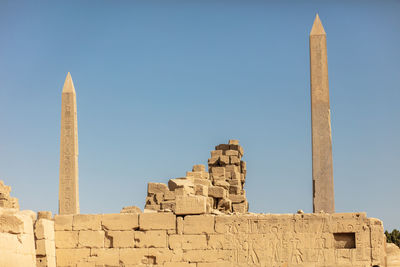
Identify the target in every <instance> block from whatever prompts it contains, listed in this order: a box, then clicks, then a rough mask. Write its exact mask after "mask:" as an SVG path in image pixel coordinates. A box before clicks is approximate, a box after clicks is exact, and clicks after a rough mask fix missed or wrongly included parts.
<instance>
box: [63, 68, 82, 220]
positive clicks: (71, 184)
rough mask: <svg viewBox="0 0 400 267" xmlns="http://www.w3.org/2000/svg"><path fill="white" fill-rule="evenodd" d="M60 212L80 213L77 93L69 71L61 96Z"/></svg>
mask: <svg viewBox="0 0 400 267" xmlns="http://www.w3.org/2000/svg"><path fill="white" fill-rule="evenodd" d="M58 198H59V199H58V213H59V214H78V213H79V185H78V120H77V113H76V93H75V88H74V83H73V82H72V78H71V74H70V73H69V72H68V74H67V78H66V79H65V83H64V88H63V90H62V96H61V140H60V185H59V196H58Z"/></svg>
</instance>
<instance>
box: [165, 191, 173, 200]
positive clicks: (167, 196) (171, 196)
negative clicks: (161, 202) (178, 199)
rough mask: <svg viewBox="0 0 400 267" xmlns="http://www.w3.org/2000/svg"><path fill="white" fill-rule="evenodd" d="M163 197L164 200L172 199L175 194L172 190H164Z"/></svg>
mask: <svg viewBox="0 0 400 267" xmlns="http://www.w3.org/2000/svg"><path fill="white" fill-rule="evenodd" d="M164 199H165V200H174V199H175V194H174V192H172V191H169V190H168V191H166V192H165V193H164Z"/></svg>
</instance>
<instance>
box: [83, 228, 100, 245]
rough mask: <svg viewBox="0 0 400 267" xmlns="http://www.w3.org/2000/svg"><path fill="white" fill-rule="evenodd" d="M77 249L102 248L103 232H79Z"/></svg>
mask: <svg viewBox="0 0 400 267" xmlns="http://www.w3.org/2000/svg"><path fill="white" fill-rule="evenodd" d="M78 247H81V248H83V247H88V248H104V231H86V230H83V231H79V235H78Z"/></svg>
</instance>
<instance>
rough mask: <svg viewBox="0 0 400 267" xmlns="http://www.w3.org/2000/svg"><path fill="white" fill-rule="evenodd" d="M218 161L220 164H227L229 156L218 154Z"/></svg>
mask: <svg viewBox="0 0 400 267" xmlns="http://www.w3.org/2000/svg"><path fill="white" fill-rule="evenodd" d="M219 162H220V163H221V165H228V164H229V156H219Z"/></svg>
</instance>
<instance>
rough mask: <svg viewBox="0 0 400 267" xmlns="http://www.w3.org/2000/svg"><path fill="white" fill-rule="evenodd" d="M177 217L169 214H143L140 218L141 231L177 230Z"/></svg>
mask: <svg viewBox="0 0 400 267" xmlns="http://www.w3.org/2000/svg"><path fill="white" fill-rule="evenodd" d="M175 221H176V220H175V215H174V214H173V213H169V212H162V213H142V214H140V216H139V226H140V230H169V229H176V223H175Z"/></svg>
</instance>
